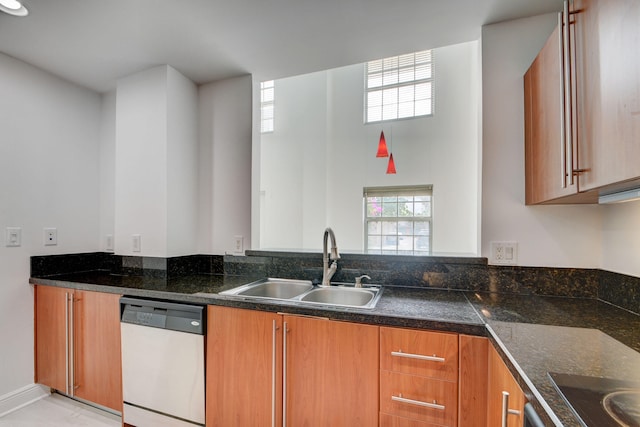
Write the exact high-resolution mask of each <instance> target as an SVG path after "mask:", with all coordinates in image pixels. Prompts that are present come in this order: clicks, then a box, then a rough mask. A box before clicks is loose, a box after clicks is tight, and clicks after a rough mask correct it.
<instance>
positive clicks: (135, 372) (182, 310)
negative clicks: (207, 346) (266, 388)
mask: <svg viewBox="0 0 640 427" xmlns="http://www.w3.org/2000/svg"><path fill="white" fill-rule="evenodd" d="M120 309H121V314H122V315H121V318H120V319H121V322H120V331H121V340H122V397H123V400H124V404H123V409H122V419H123V422H124V423H127V424H131V425H133V426H136V427H193V426H194V425H199V426H204V424H205V400H204V399H205V397H204V389H205V385H204V384H205V371H204V330H205V329H204V326H205V309H204V307H202V306H198V305H188V304H179V303H171V302H166V301H156V300H149V299H141V298H131V297H122V298H120Z"/></svg>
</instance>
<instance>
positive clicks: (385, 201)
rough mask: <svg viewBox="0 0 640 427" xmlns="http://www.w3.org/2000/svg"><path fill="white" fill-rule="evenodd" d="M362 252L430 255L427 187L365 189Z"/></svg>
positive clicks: (429, 207)
mask: <svg viewBox="0 0 640 427" xmlns="http://www.w3.org/2000/svg"><path fill="white" fill-rule="evenodd" d="M363 194H364V206H365V215H364V216H365V242H364V244H365V252H366V253H370V254H400V255H402V254H404V255H429V254H431V235H432V231H433V230H432V228H431V220H432V217H431V211H432V203H433V200H432V198H433V187H432V186H431V185H423V186H407V187H372V188H365V189H364V190H363Z"/></svg>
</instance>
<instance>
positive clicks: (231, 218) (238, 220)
mask: <svg viewBox="0 0 640 427" xmlns="http://www.w3.org/2000/svg"><path fill="white" fill-rule="evenodd" d="M198 97H199V98H198V114H199V125H198V132H199V133H198V135H199V137H198V139H199V142H198V144H199V146H198V147H199V148H198V149H199V151H198V152H199V163H198V167H199V190H198V196H199V198H200V200H199V216H198V224H199V230H198V233H199V237H198V249H199V251H200V253H211V254H224V253H225V252H232V251H233V250H234V236H242V237H243V239H244V249H248V248H250V247H251V162H252V160H251V158H252V157H251V133H252V127H251V126H252V125H251V117H252V81H251V76H242V77H236V78H231V79H226V80H220V81H217V82H213V83H209V84H205V85H201V86H200V87H199V88H198Z"/></svg>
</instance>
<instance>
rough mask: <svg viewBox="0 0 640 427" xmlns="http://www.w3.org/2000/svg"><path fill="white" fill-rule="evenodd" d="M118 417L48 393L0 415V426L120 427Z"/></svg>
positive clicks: (120, 423)
mask: <svg viewBox="0 0 640 427" xmlns="http://www.w3.org/2000/svg"><path fill="white" fill-rule="evenodd" d="M121 425H122V422H121V421H120V417H118V416H116V415H113V414H110V413H108V412H104V411H101V410H99V409H95V408H93V407H91V406H87V405H84V404H82V403H80V402H76V401H75V400H71V399H68V398H66V397H64V396H60V395H59V394H52V395H51V396H47V397H45V398H44V399H41V400H38V401H37V402H34V403H32V404H30V405H27V406H25V407H24V408H21V409H18V410H17V411H14V412H11V413H9V414H7V415H5V416H4V417H0V427H68V426H74V427H120V426H121Z"/></svg>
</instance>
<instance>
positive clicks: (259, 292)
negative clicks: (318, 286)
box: [220, 278, 313, 300]
mask: <svg viewBox="0 0 640 427" xmlns="http://www.w3.org/2000/svg"><path fill="white" fill-rule="evenodd" d="M311 289H313V284H312V283H311V282H310V281H308V280H289V279H272V278H268V279H262V280H258V281H257V282H253V283H249V284H248V285H244V286H240V287H237V288H233V289H230V290H228V291H224V292H220V294H221V295H237V296H244V297H254V298H271V299H282V300H288V299H291V298H295V297H297V296H299V295H302V294H304V293H305V292H307V291H310V290H311Z"/></svg>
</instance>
